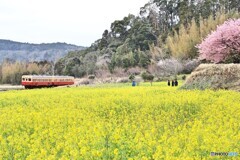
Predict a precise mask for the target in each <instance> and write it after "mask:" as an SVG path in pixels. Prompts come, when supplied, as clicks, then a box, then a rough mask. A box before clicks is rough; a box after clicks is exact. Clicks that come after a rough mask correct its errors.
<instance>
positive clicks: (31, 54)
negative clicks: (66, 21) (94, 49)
mask: <svg viewBox="0 0 240 160" xmlns="http://www.w3.org/2000/svg"><path fill="white" fill-rule="evenodd" d="M82 49H84V47H82V46H76V45H72V44H67V43H59V42H57V43H42V44H31V43H21V42H15V41H11V40H3V39H0V63H1V62H2V61H3V60H4V59H10V60H13V61H16V60H17V61H44V60H47V61H54V60H56V59H59V58H61V57H63V56H65V55H66V54H67V53H68V52H69V51H75V50H82Z"/></svg>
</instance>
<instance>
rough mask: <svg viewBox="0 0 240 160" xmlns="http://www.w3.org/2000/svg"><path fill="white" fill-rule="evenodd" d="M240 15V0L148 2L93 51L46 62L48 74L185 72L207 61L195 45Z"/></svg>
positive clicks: (117, 24) (119, 23)
mask: <svg viewBox="0 0 240 160" xmlns="http://www.w3.org/2000/svg"><path fill="white" fill-rule="evenodd" d="M239 13H240V1H239V0H150V1H149V2H148V3H147V4H145V6H143V7H142V8H140V12H139V14H138V15H132V14H129V15H127V16H126V17H124V18H123V19H122V20H115V21H114V22H112V23H111V25H110V29H106V30H104V31H103V34H102V37H101V38H100V39H98V40H96V41H95V42H94V43H92V45H91V46H90V47H88V48H86V49H84V50H79V51H70V52H69V53H68V54H67V55H66V56H65V57H63V58H61V59H59V60H58V61H57V62H56V63H54V64H52V65H51V64H48V69H47V70H48V72H46V73H45V74H51V73H55V74H58V75H71V76H75V77H84V76H89V75H95V76H96V77H106V76H129V75H130V74H141V73H142V72H143V71H146V72H149V73H151V74H153V75H154V76H155V77H157V78H161V77H166V76H171V75H177V74H182V73H183V74H185V73H186V74H187V73H190V72H191V71H192V70H193V69H194V68H195V67H196V66H198V65H199V64H200V63H202V62H204V61H200V60H199V51H198V48H197V47H196V46H197V45H198V44H200V43H201V42H202V40H203V39H205V38H206V37H207V35H209V34H210V33H211V32H212V31H214V30H215V29H216V28H217V26H218V25H221V24H223V23H224V22H225V21H226V20H228V19H234V18H240V14H239ZM223 63H224V62H223ZM238 63H239V62H238ZM5 64H6V63H5ZM16 65H18V64H16ZM38 66H39V67H40V68H42V67H43V66H41V65H39V64H38ZM0 67H1V66H0ZM3 67H4V66H3ZM23 68H24V67H23ZM25 68H26V67H25ZM41 71H42V69H40V70H39V73H40V72H41ZM41 73H42V72H41ZM0 75H3V74H0ZM0 77H1V76H0Z"/></svg>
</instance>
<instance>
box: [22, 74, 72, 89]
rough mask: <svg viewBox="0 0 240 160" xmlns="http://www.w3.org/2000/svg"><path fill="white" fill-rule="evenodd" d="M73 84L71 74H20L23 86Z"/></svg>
mask: <svg viewBox="0 0 240 160" xmlns="http://www.w3.org/2000/svg"><path fill="white" fill-rule="evenodd" d="M73 84H74V77H71V76H36V75H23V76H22V85H23V86H25V88H41V87H56V86H65V85H73Z"/></svg>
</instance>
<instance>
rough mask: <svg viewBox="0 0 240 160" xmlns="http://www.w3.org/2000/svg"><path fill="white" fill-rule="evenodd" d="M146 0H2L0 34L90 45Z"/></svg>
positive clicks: (27, 38) (137, 10) (37, 40)
mask: <svg viewBox="0 0 240 160" xmlns="http://www.w3.org/2000/svg"><path fill="white" fill-rule="evenodd" d="M147 2H148V0H101V1H100V0H1V1H0V38H1V39H11V40H16V41H22V42H31V43H42V42H67V43H72V44H78V45H84V46H89V45H90V44H91V43H93V42H94V41H95V40H96V39H98V38H101V35H102V33H103V31H104V30H105V29H109V27H110V25H111V23H112V22H113V21H114V20H119V19H122V18H123V17H124V16H127V15H128V14H129V13H132V14H135V15H136V14H138V13H139V11H140V10H139V9H140V7H142V6H143V5H144V4H145V3H147Z"/></svg>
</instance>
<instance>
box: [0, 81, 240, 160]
mask: <svg viewBox="0 0 240 160" xmlns="http://www.w3.org/2000/svg"><path fill="white" fill-rule="evenodd" d="M210 152H237V153H238V154H239V153H240V93H237V92H233V91H221V90H220V91H210V90H206V91H199V90H195V91H183V90H178V89H177V88H175V87H167V86H166V84H165V83H155V84H153V86H150V85H148V84H143V85H141V86H137V87H131V86H130V85H120V86H116V85H105V86H104V87H101V86H99V87H77V88H54V89H36V90H24V91H9V92H2V93H0V159H17V160H19V159H62V160H66V159H79V160H81V159H82V160H88V159H89V160H91V159H104V160H105V159H115V160H118V159H123V160H141V159H142V160H145V159H146V160H147V159H149V160H152V159H154V160H159V159H169V160H174V159H183V160H187V159H218V158H219V157H216V156H210ZM221 158H227V157H221ZM233 158H236V159H237V158H239V155H238V156H237V157H233Z"/></svg>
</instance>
